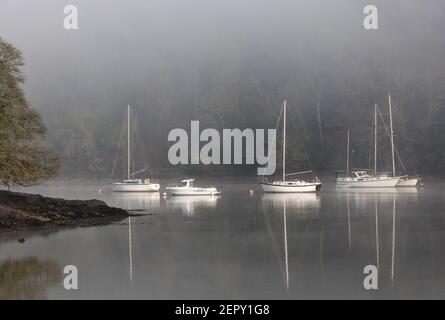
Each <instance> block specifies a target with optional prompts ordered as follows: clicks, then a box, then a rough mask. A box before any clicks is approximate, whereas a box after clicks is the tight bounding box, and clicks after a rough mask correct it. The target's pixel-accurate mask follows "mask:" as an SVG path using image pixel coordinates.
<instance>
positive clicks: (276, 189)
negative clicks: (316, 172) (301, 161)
mask: <svg viewBox="0 0 445 320" xmlns="http://www.w3.org/2000/svg"><path fill="white" fill-rule="evenodd" d="M260 185H261V188H263V191H264V192H267V193H314V192H318V191H320V189H321V183H307V184H301V185H280V184H273V183H260Z"/></svg>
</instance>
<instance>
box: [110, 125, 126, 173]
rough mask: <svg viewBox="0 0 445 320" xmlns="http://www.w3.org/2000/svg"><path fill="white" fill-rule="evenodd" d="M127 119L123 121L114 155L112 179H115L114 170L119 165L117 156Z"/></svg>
mask: <svg viewBox="0 0 445 320" xmlns="http://www.w3.org/2000/svg"><path fill="white" fill-rule="evenodd" d="M126 122H127V121H126V119H124V121H122V129H121V134H120V136H119V143H118V144H117V150H116V154H115V155H114V161H113V169H112V170H111V179H113V175H114V170H115V169H116V165H117V157H118V155H119V147H120V145H121V141H122V135H123V133H124V128H125V123H126Z"/></svg>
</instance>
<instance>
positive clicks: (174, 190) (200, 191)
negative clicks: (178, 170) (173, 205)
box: [165, 179, 221, 196]
mask: <svg viewBox="0 0 445 320" xmlns="http://www.w3.org/2000/svg"><path fill="white" fill-rule="evenodd" d="M194 182H195V179H184V180H182V181H181V184H180V185H175V186H168V187H166V188H165V191H166V192H167V195H170V196H215V195H220V194H221V191H219V190H218V189H217V188H215V187H195V186H194Z"/></svg>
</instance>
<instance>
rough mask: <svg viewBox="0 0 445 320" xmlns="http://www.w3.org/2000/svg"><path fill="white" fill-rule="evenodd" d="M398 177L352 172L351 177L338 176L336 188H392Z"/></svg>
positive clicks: (395, 184)
mask: <svg viewBox="0 0 445 320" xmlns="http://www.w3.org/2000/svg"><path fill="white" fill-rule="evenodd" d="M399 180H400V177H388V176H385V175H382V176H371V175H369V174H368V173H367V172H366V171H364V170H362V171H352V176H338V175H337V178H336V183H337V187H348V188H394V187H395V186H397V184H398V182H399Z"/></svg>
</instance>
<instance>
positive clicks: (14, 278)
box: [0, 258, 61, 300]
mask: <svg viewBox="0 0 445 320" xmlns="http://www.w3.org/2000/svg"><path fill="white" fill-rule="evenodd" d="M60 279H61V270H60V268H59V266H58V265H57V264H56V263H54V262H51V261H40V260H38V259H36V258H26V259H21V260H15V261H14V260H7V261H5V262H3V263H2V264H0V300H2V299H46V298H47V288H48V287H50V286H52V285H55V284H56V283H57V282H58V281H59V280H60Z"/></svg>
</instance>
